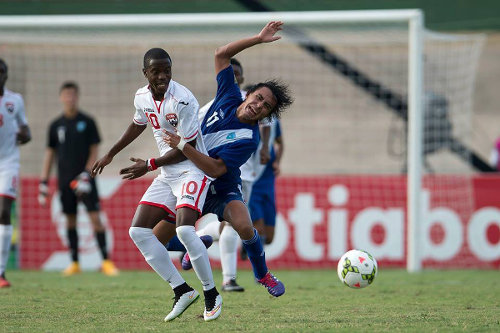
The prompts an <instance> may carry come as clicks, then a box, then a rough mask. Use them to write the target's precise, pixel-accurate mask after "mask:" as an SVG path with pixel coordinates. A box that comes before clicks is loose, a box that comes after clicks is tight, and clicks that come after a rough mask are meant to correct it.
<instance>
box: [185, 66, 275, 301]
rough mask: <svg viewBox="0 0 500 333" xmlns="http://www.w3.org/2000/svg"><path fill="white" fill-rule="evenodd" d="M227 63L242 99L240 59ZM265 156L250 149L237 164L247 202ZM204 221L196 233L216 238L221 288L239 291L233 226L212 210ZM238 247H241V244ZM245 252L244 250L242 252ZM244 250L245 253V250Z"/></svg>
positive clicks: (264, 127) (263, 126) (264, 123)
mask: <svg viewBox="0 0 500 333" xmlns="http://www.w3.org/2000/svg"><path fill="white" fill-rule="evenodd" d="M230 63H231V66H232V67H233V71H234V77H235V79H236V82H237V83H238V86H239V87H240V91H241V98H242V99H245V96H246V91H245V90H241V85H242V84H243V82H244V80H245V79H244V77H243V66H242V65H241V63H240V62H239V61H238V60H237V59H235V58H231V60H230ZM213 101H214V100H211V101H210V102H208V103H207V104H205V105H204V106H203V107H201V108H200V111H199V112H198V119H199V120H200V123H201V122H203V118H205V115H206V113H207V112H208V110H209V108H210V106H212V103H213ZM259 127H260V135H261V142H262V146H263V147H266V148H267V147H268V141H269V135H270V129H271V127H270V122H269V121H268V120H267V119H262V120H261V121H259ZM268 160H269V150H266V149H265V148H264V149H262V150H260V152H259V154H256V153H253V154H252V155H251V156H250V158H249V159H248V160H247V161H246V162H245V164H243V165H242V166H241V167H240V170H241V185H242V186H241V187H242V189H241V190H242V193H243V200H245V202H246V203H247V204H248V203H249V202H250V196H251V192H252V186H253V182H254V180H255V175H256V170H257V168H258V165H259V164H260V163H262V164H264V165H265V164H266V163H267V161H268ZM203 220H204V221H205V225H204V226H203V228H201V229H199V230H198V231H197V232H196V233H197V234H198V235H199V236H203V235H209V236H211V237H212V238H213V240H214V241H218V242H219V250H220V262H221V268H222V288H221V290H222V291H230V292H232V291H234V292H243V291H245V289H244V288H243V287H242V286H240V285H239V284H238V283H237V282H236V277H237V266H238V260H237V250H238V243H239V236H238V233H237V232H236V231H235V230H234V229H233V227H232V226H231V225H230V224H229V223H227V222H225V221H223V222H222V223H220V222H219V220H218V218H217V216H216V215H215V214H208V215H206V216H204V217H203ZM242 251H244V248H243V247H242ZM244 253H245V252H244ZM245 254H246V253H245ZM182 268H183V269H190V268H191V262H190V257H189V254H188V253H185V254H184V255H183V256H182Z"/></svg>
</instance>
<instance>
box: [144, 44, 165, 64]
mask: <svg viewBox="0 0 500 333" xmlns="http://www.w3.org/2000/svg"><path fill="white" fill-rule="evenodd" d="M165 58H167V59H168V60H170V63H172V58H170V55H169V54H168V53H167V51H165V50H164V49H161V48H159V47H155V48H152V49H149V50H148V51H147V52H146V54H144V68H148V66H149V62H150V61H151V60H153V59H165Z"/></svg>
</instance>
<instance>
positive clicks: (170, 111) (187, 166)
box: [134, 80, 207, 178]
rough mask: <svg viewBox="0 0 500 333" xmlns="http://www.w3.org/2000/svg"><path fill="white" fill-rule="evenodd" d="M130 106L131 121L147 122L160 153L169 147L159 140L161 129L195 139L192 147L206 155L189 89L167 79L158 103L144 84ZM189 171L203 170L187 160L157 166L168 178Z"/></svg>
mask: <svg viewBox="0 0 500 333" xmlns="http://www.w3.org/2000/svg"><path fill="white" fill-rule="evenodd" d="M134 105H135V115H134V123H136V124H138V125H146V124H147V123H148V122H149V123H150V125H151V127H152V130H153V136H154V138H155V139H156V143H157V145H158V150H159V151H160V155H161V156H163V155H165V154H166V153H167V152H169V151H170V150H172V148H170V146H169V145H168V144H167V143H165V142H164V141H163V138H164V134H163V130H166V131H168V132H171V133H176V134H177V135H179V136H180V137H182V138H184V140H186V141H187V142H189V141H192V140H194V139H196V149H197V150H198V151H200V152H202V153H203V154H207V150H206V148H205V145H204V143H203V139H202V137H201V130H200V124H199V122H198V108H199V105H198V101H197V100H196V98H195V97H194V96H193V94H192V93H191V91H189V89H187V88H186V87H184V86H183V85H181V84H179V83H177V82H175V81H173V80H171V81H170V83H169V85H168V89H167V91H166V92H165V96H164V99H163V101H161V102H160V101H155V100H154V99H153V95H152V94H151V91H150V90H149V88H148V86H144V87H142V88H140V89H139V90H137V93H136V94H135V99H134ZM191 170H193V171H198V172H200V173H203V172H202V171H201V170H199V169H198V168H197V167H196V166H195V165H194V164H193V162H191V161H190V160H185V161H182V162H179V163H176V164H171V165H164V166H162V167H161V173H162V175H164V176H166V177H169V178H170V177H178V176H179V175H181V174H183V173H185V172H188V171H191Z"/></svg>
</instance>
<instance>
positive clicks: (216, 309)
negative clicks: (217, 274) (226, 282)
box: [203, 295, 222, 321]
mask: <svg viewBox="0 0 500 333" xmlns="http://www.w3.org/2000/svg"><path fill="white" fill-rule="evenodd" d="M205 303H206V300H205ZM221 311H222V296H221V295H217V296H216V297H215V302H214V304H213V306H212V307H211V309H207V306H205V311H204V312H203V319H205V321H210V320H215V319H217V318H219V316H220V313H221Z"/></svg>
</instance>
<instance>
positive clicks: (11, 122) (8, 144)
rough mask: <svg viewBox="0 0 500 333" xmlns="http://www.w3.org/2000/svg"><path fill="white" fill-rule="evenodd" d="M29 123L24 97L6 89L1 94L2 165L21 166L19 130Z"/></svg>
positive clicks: (0, 133) (0, 134) (0, 142)
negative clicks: (18, 142)
mask: <svg viewBox="0 0 500 333" xmlns="http://www.w3.org/2000/svg"><path fill="white" fill-rule="evenodd" d="M27 124H28V122H27V121H26V116H25V113H24V101H23V97H22V96H21V95H20V94H17V93H15V92H12V91H10V90H8V89H4V93H3V96H0V167H10V168H11V167H19V147H18V145H17V140H16V139H17V132H19V127H21V126H23V125H27Z"/></svg>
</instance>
